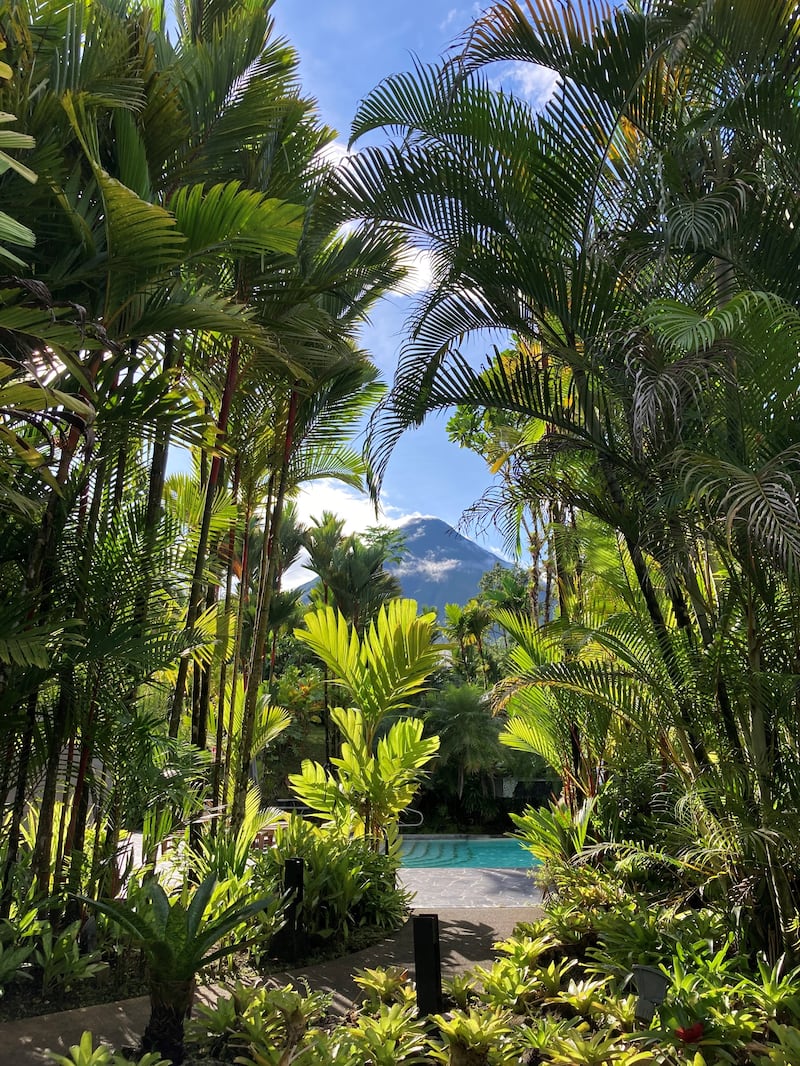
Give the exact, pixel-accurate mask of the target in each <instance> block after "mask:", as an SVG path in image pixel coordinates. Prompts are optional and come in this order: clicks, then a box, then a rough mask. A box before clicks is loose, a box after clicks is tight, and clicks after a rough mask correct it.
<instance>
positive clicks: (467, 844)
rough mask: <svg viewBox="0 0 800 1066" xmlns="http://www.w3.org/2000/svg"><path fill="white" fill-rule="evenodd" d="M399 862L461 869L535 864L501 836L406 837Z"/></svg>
mask: <svg viewBox="0 0 800 1066" xmlns="http://www.w3.org/2000/svg"><path fill="white" fill-rule="evenodd" d="M401 861H402V865H403V866H406V867H417V868H419V867H426V866H427V867H431V868H434V869H441V868H447V867H454V868H456V867H457V868H461V869H473V870H474V869H479V868H484V869H490V870H521V869H528V868H530V867H533V866H535V865H536V860H535V859H534V857H533V856H532V855H531V853H530V852H529V851H525V849H524V848H523V847H522V846H521V845H520V844H518V843H517V842H516V840H510V839H508V838H505V837H466V838H462V837H439V838H431V837H428V838H427V839H425V838H422V837H406V838H405V839H404V840H403V848H402V860H401Z"/></svg>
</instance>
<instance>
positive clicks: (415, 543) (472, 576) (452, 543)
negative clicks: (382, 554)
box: [387, 518, 509, 620]
mask: <svg viewBox="0 0 800 1066" xmlns="http://www.w3.org/2000/svg"><path fill="white" fill-rule="evenodd" d="M400 529H401V530H402V532H403V534H404V536H405V542H406V548H407V549H408V551H407V553H406V555H405V556H404V558H403V560H402V562H400V563H392V564H390V565H389V566H387V570H391V572H392V573H393V574H394V575H395V576H396V577H397V579H398V580H399V582H400V584H401V586H402V589H403V595H404V596H407V597H409V598H411V599H414V600H416V601H417V603H418V604H419V605H420V607H436V608H437V609H438V611H439V618H440V620H441V619H442V618H443V617H444V605H445V604H446V603H458V604H462V605H463V604H465V603H466V602H467V601H468V600H470V599H472V597H473V596H476V595H477V594H478V583H479V581H480V579H481V577H482V576H483V574H485V573H486V571H487V570H491V569H492V567H493V566H495V564H496V563H501V564H502V565H503V566H508V565H509V564H508V563H504V562H503V560H501V559H499V558H498V557H497V556H496V555H494V554H493V553H492V552H490V551H487V550H486V548H482V547H481V546H480V545H479V544H475V543H474V541H471V540H467V538H466V537H462V536H461V534H460V533H457V532H456V530H455V529H453V527H452V526H449V525H448V524H447V523H446V522H443V521H442V520H441V519H440V518H409V519H408V520H407V521H406V522H404V523H403V524H402V525H401V527H400Z"/></svg>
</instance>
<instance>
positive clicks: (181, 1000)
mask: <svg viewBox="0 0 800 1066" xmlns="http://www.w3.org/2000/svg"><path fill="white" fill-rule="evenodd" d="M216 885H217V881H216V878H215V877H213V876H210V877H207V878H206V879H205V880H204V881H203V882H202V883H201V884H200V885H198V886H197V888H196V889H195V891H194V894H193V895H192V897H191V899H189V898H188V894H187V891H186V889H185V888H184V891H183V892H182V893H181V895H180V896H179V897H178V898H177V899H173V900H170V898H169V897H168V896H167V893H166V892H165V891H164V889H163V888H162V887H161V885H159V884H158V882H157V881H149V882H148V883H147V884H146V885H144V886H143V887H142V888H141V889H140V890H139V891H137V892H134V893H133V895H132V897H131V898H130V899H128V900H125V901H121V900H113V901H107V900H89V899H85V898H84V902H85V903H87V904H89V905H91V906H93V907H95V908H96V909H97V910H99V911H100V912H101V913H102V914H105V915H106V916H107V917H109V918H110V919H111V920H112V921H114V922H116V923H117V925H118V926H119V927H120V928H121V929H122V930H123V931H124V932H126V933H127V934H128V935H129V936H130V937H131V939H132V940H133V943H134V944H135V945H136V946H138V947H140V948H141V949H142V951H143V952H144V955H145V958H146V960H147V967H148V983H149V991H150V1020H149V1021H148V1023H147V1028H146V1029H145V1031H144V1035H143V1036H142V1045H141V1046H142V1050H143V1051H157V1052H158V1053H159V1054H161V1055H163V1056H164V1057H165V1058H168V1059H171V1060H172V1062H173V1063H174V1064H175V1066H178V1064H179V1063H181V1062H183V1058H184V1020H185V1018H186V1017H187V1015H188V1012H189V1009H190V1007H191V1004H192V1000H193V997H194V990H195V984H196V980H197V977H198V975H199V974H200V973H202V971H203V970H204V969H205V968H206V967H207V966H209V965H210V964H211V963H213V962H215V961H216V960H217V959H222V958H224V957H225V956H227V955H231V954H232V953H233V952H234V951H237V950H238V949H239V948H241V947H242V946H243V943H244V942H245V940H246V938H242V939H238V940H227V939H226V938H227V937H228V936H229V935H230V934H232V933H234V931H235V930H236V929H237V927H238V926H241V925H242V924H243V923H244V922H246V921H248V919H250V918H254V917H255V916H256V915H257V914H260V913H261V912H264V911H266V912H267V914H268V916H269V917H270V918H272V919H273V924H274V921H275V919H276V917H277V914H278V901H277V900H276V899H275V898H274V897H262V898H259V899H254V900H250V901H248V902H242V901H239V902H234V903H232V904H230V905H229V906H228V907H226V908H225V909H224V910H223V911H222V912H221V913H220V914H217V915H215V916H213V917H212V916H210V915H209V913H208V912H209V910H210V907H211V905H212V903H213V897H214V890H215V887H216ZM259 928H260V930H261V927H259ZM261 931H263V930H261ZM272 931H274V928H273V929H272Z"/></svg>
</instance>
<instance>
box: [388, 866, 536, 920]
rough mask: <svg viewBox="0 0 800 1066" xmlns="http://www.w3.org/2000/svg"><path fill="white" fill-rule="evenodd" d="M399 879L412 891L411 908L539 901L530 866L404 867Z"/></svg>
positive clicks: (498, 904) (524, 904)
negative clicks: (516, 868) (521, 868)
mask: <svg viewBox="0 0 800 1066" xmlns="http://www.w3.org/2000/svg"><path fill="white" fill-rule="evenodd" d="M399 880H400V881H401V883H402V884H403V886H404V887H405V888H406V889H408V891H409V892H414V893H416V896H415V899H414V909H415V910H418V911H421V910H437V909H438V908H440V907H465V908H470V909H475V908H476V907H480V908H483V907H492V908H495V907H525V906H530V904H531V903H533V902H536V903H539V902H540V901H541V892H540V891H539V889H537V888H536V886H535V884H534V882H533V879H532V878H531V874H530V870H482V869H475V870H464V869H430V868H421V869H420V868H417V869H414V868H410V867H409V868H405V869H402V870H400V875H399Z"/></svg>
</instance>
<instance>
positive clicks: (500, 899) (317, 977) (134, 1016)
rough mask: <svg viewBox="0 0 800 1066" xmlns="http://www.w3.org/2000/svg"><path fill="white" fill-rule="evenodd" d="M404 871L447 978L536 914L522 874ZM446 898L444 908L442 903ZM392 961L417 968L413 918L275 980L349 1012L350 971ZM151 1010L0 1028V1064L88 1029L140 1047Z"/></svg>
mask: <svg viewBox="0 0 800 1066" xmlns="http://www.w3.org/2000/svg"><path fill="white" fill-rule="evenodd" d="M402 875H403V882H404V883H405V885H406V887H407V888H409V889H412V890H415V891H417V897H416V899H415V901H414V909H415V910H416V911H424V912H436V913H438V915H439V933H440V950H441V959H442V973H443V974H444V975H445V976H449V975H452V974H454V973H460V972H463V971H464V970H465V969H468V968H469V967H471V966H474V965H476V964H484V965H486V964H488V963H489V962H491V960H492V958H493V957H494V952H493V950H492V945H493V944H494V943H495V941H497V940H503V939H505V938H506V937H507V936H510V934H511V932H512V931H513V929H514V926H515V925H516V924H517V923H518V922H521V921H530V920H531V919H532V918H534V917H535V916H536V914H537V913H538V906H537V901H538V893H537V892H536V890H535V889H534V887H533V885H532V882H531V880H530V878H529V877H528V875H527V873H525V872H524V871H517V870H404V871H403V872H402ZM470 892H472V893H474V894H473V896H472V905H471V906H469V907H462V906H460V905H459V901H460V900H461V899H462V898H464V897H468V896H469V894H470ZM490 893H491V895H492V897H493V898H492V901H491V902H489V894H490ZM444 896H446V897H447V899H448V905H447V906H443V905H442V904H441V902H440V900H441V899H442V898H443V897H444ZM454 904H455V906H454ZM389 965H400V966H405V967H407V968H408V969H409V971H410V972H412V973H413V969H414V951H413V942H412V923H411V922H410V921H409V922H407V923H406V924H405V925H404V926H403V927H402V929H399V930H398V931H397V932H396V933H394V934H393V935H392V936H390V937H387V939H386V940H384V941H382V942H381V943H380V944H375V945H373V946H372V947H370V948H366V949H365V950H364V951H360V952H357V953H355V954H353V955H348V956H346V957H344V958H341V959H334V960H333V961H332V962H326V963H322V964H320V965H319V966H311V967H308V968H306V969H304V970H297V971H293V972H292V973H291V974H289V973H287V974H275V975H274V976H273V978H272V980H274V981H276V982H278V983H280V984H287V983H289V982H298V981H302V980H306V981H308V984H309V985H310V986H311V988H313V989H320V990H324V991H328V992H331V993H332V995H333V1005H334V1010H335V1011H337V1012H340V1013H344V1012H345V1011H346V1010H347V1009H348V1008H349V1007H350V1005H351V1004H352V1003H353V1002H354V1001H355V1000H357V999H359V998H360V997H359V990H358V988H357V986H356V985H355V984H354V982H353V980H352V973H353V971H354V970H359V969H363V968H364V967H375V966H389ZM210 996H211V993H209V992H206V993H205V995H203V994H202V993H201V998H203V999H206V998H209V997H210ZM148 1015H149V1006H148V1001H147V999H146V998H138V999H128V1000H123V1001H122V1002H120V1003H113V1004H104V1005H101V1006H97V1007H84V1008H81V1009H80V1010H72V1011H63V1012H61V1013H59V1014H48V1015H44V1016H42V1017H38V1018H27V1019H24V1020H22V1021H19V1022H9V1023H6V1024H4V1025H0V1066H41V1064H42V1063H44V1062H48V1061H49V1060H48V1059H46V1058H45V1055H44V1050H45V1049H47V1048H49V1049H52V1050H54V1051H58V1052H60V1053H61V1054H66V1051H67V1049H68V1048H69V1047H70V1046H71V1045H72V1044H76V1043H77V1042H78V1041H79V1040H80V1036H81V1033H82V1032H83V1031H84V1030H85V1029H91V1031H92V1032H93V1033H94V1034H95V1037H96V1038H97V1039H101V1040H102V1041H103V1042H105V1043H108V1044H110V1045H112V1046H114V1047H122V1046H123V1045H126V1044H127V1045H131V1044H135V1043H136V1042H137V1039H138V1037H139V1036H140V1035H141V1033H142V1031H143V1030H144V1027H145V1025H146V1023H147V1018H148Z"/></svg>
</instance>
